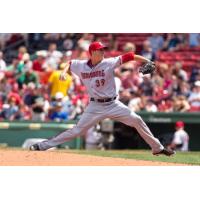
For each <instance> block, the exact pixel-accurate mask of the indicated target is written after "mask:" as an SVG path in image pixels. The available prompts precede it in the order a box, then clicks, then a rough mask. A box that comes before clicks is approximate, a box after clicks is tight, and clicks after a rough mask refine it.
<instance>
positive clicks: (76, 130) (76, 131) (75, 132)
mask: <svg viewBox="0 0 200 200" xmlns="http://www.w3.org/2000/svg"><path fill="white" fill-rule="evenodd" d="M71 131H72V132H73V135H75V136H78V135H82V134H84V128H80V127H77V126H75V127H74V128H72V130H71Z"/></svg>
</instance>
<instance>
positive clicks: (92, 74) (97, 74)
mask: <svg viewBox="0 0 200 200" xmlns="http://www.w3.org/2000/svg"><path fill="white" fill-rule="evenodd" d="M103 76H105V72H104V70H100V71H95V72H90V73H87V72H81V77H82V79H89V78H94V77H103Z"/></svg>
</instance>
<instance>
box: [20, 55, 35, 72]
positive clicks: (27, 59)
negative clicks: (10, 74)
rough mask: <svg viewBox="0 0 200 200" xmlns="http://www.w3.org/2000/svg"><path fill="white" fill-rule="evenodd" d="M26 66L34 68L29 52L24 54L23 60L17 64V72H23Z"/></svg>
mask: <svg viewBox="0 0 200 200" xmlns="http://www.w3.org/2000/svg"><path fill="white" fill-rule="evenodd" d="M25 68H27V69H30V68H32V61H31V60H30V55H29V54H28V53H24V54H23V55H22V57H21V61H20V62H19V63H18V65H17V74H21V73H22V72H23V71H24V69H25Z"/></svg>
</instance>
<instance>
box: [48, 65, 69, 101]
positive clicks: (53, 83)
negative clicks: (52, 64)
mask: <svg viewBox="0 0 200 200" xmlns="http://www.w3.org/2000/svg"><path fill="white" fill-rule="evenodd" d="M64 67H65V64H64V63H63V64H61V65H60V66H59V69H58V70H56V71H54V72H53V73H52V74H51V76H50V77H49V80H48V83H49V91H50V96H51V97H54V96H55V95H56V93H57V92H61V93H62V94H63V95H64V96H67V95H68V90H69V88H70V86H71V84H72V78H71V76H70V75H69V74H68V75H67V78H66V80H65V81H60V80H59V77H60V73H61V71H62V70H63V69H64Z"/></svg>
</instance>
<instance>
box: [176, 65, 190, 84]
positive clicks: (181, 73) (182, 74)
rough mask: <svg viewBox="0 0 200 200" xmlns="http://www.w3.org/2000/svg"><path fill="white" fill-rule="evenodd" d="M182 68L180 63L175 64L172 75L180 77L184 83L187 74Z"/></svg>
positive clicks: (186, 79)
mask: <svg viewBox="0 0 200 200" xmlns="http://www.w3.org/2000/svg"><path fill="white" fill-rule="evenodd" d="M182 67H183V66H182V64H181V62H176V63H175V64H174V65H173V66H172V74H173V75H175V76H177V77H180V78H181V79H182V80H184V81H188V75H187V72H186V71H185V70H183V69H182Z"/></svg>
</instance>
